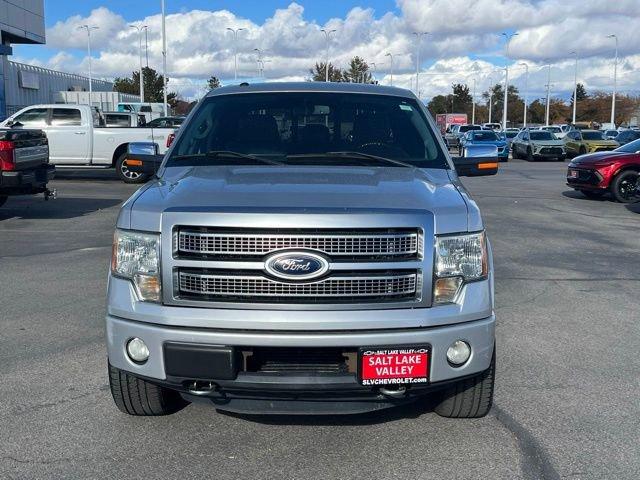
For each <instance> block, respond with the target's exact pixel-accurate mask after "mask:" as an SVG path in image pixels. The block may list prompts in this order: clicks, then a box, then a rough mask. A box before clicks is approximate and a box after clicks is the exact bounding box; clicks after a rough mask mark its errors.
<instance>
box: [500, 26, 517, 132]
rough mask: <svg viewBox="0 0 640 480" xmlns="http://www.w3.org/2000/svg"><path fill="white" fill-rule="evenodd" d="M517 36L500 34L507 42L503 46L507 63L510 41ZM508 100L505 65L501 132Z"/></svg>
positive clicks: (506, 68) (507, 69)
mask: <svg viewBox="0 0 640 480" xmlns="http://www.w3.org/2000/svg"><path fill="white" fill-rule="evenodd" d="M516 35H518V34H517V33H511V34H508V33H502V36H503V37H504V38H505V39H506V40H507V41H506V44H505V57H506V58H507V61H508V60H509V43H511V39H512V38H513V37H515V36H516ZM508 100H509V66H508V65H505V67H504V100H503V102H502V103H503V104H504V105H503V107H502V130H506V129H507V103H508Z"/></svg>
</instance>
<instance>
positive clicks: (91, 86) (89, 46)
mask: <svg viewBox="0 0 640 480" xmlns="http://www.w3.org/2000/svg"><path fill="white" fill-rule="evenodd" d="M98 28H99V27H96V26H95V25H81V26H79V27H78V29H79V30H86V31H87V56H88V57H89V105H91V97H92V96H93V95H92V94H93V85H92V83H93V79H92V78H91V76H92V73H91V30H98Z"/></svg>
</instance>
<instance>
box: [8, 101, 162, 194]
mask: <svg viewBox="0 0 640 480" xmlns="http://www.w3.org/2000/svg"><path fill="white" fill-rule="evenodd" d="M104 125H105V123H104V115H103V114H102V112H100V111H99V110H98V109H96V108H93V107H89V106H88V105H64V104H51V105H33V106H30V107H26V108H23V109H22V110H19V111H18V112H16V113H14V114H13V115H11V116H10V117H9V118H7V119H6V120H5V121H3V122H2V123H0V126H1V127H5V126H22V127H24V128H39V129H42V130H44V132H45V133H46V135H47V138H48V140H49V155H50V161H51V163H52V164H53V165H62V166H76V167H79V166H102V167H115V168H116V172H117V174H118V176H119V177H120V179H121V180H122V181H124V182H126V183H143V182H144V181H146V177H145V176H143V175H140V174H138V173H134V172H132V171H131V170H130V169H129V168H128V166H127V163H126V162H125V160H126V153H127V145H128V144H129V143H130V142H140V141H153V142H156V143H158V145H159V148H160V152H164V151H166V149H167V147H166V142H167V137H168V136H169V134H170V133H173V131H174V129H173V128H145V127H142V128H140V127H136V128H126V127H125V128H121V127H117V128H109V127H105V126H104Z"/></svg>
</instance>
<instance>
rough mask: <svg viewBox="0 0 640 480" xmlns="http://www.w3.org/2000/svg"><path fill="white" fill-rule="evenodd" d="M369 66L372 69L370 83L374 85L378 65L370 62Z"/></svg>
mask: <svg viewBox="0 0 640 480" xmlns="http://www.w3.org/2000/svg"><path fill="white" fill-rule="evenodd" d="M370 65H371V66H372V67H373V69H372V70H371V73H372V75H371V81H372V82H374V83H375V81H376V66H377V65H378V64H377V63H376V62H371V63H370Z"/></svg>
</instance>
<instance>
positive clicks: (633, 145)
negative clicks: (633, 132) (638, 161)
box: [615, 138, 640, 153]
mask: <svg viewBox="0 0 640 480" xmlns="http://www.w3.org/2000/svg"><path fill="white" fill-rule="evenodd" d="M615 151H616V152H624V153H638V152H640V138H639V139H638V140H634V141H633V142H630V143H627V144H626V145H623V146H621V147H618V148H616V150H615Z"/></svg>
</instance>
